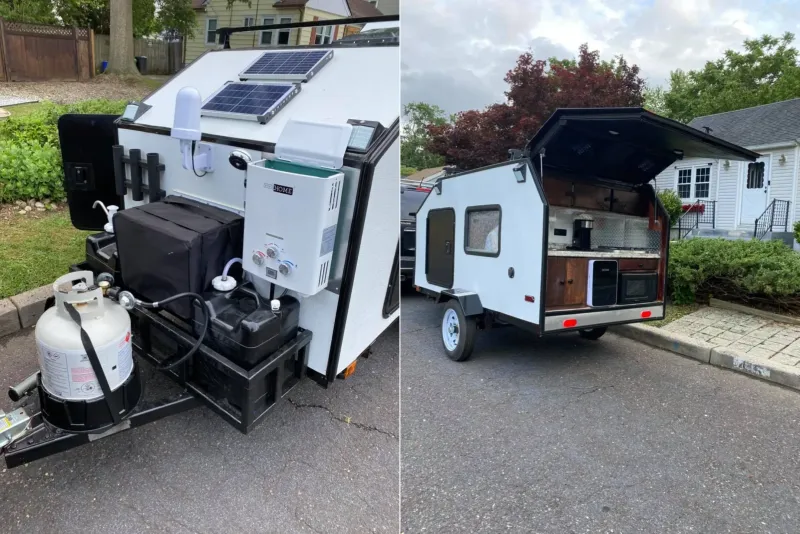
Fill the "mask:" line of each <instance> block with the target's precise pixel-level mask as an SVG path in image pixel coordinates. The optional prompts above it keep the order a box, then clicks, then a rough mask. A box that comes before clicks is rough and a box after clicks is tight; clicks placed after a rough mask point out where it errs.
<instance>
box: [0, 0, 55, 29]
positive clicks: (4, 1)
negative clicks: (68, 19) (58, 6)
mask: <svg viewBox="0 0 800 534" xmlns="http://www.w3.org/2000/svg"><path fill="white" fill-rule="evenodd" d="M0 17H3V18H4V19H6V20H7V21H9V22H29V23H34V24H57V23H58V21H57V20H56V17H55V15H54V14H53V5H52V3H51V2H50V0H0Z"/></svg>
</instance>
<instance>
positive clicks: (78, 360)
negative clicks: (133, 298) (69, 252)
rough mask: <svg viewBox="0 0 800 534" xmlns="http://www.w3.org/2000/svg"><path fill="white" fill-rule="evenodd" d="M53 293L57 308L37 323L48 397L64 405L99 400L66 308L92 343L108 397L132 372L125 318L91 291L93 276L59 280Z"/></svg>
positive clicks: (80, 274)
mask: <svg viewBox="0 0 800 534" xmlns="http://www.w3.org/2000/svg"><path fill="white" fill-rule="evenodd" d="M76 283H77V284H78V285H74V284H76ZM84 284H85V285H84ZM53 293H54V294H55V300H56V304H55V306H53V307H52V308H50V309H49V310H47V311H45V312H44V314H42V316H41V318H39V321H38V322H37V323H36V345H37V347H38V350H39V368H40V370H41V373H42V385H43V386H44V388H45V389H46V390H47V392H48V393H50V394H51V395H53V396H55V397H58V398H59V399H64V400H70V401H72V400H89V399H96V398H98V397H102V396H103V392H102V391H101V390H100V386H99V384H98V382H97V377H96V376H95V374H94V371H93V370H92V364H91V363H90V362H89V357H88V356H87V355H86V350H85V349H84V348H83V343H82V342H81V334H80V328H79V327H78V325H77V323H75V321H73V320H72V318H71V317H70V316H69V313H68V312H67V309H66V307H65V306H64V305H65V303H67V302H69V303H71V304H72V305H73V306H74V307H75V309H76V310H77V311H78V313H79V314H80V315H81V326H83V329H84V330H86V333H87V334H89V338H90V339H91V340H92V344H93V345H94V348H95V351H96V352H97V356H98V357H99V359H100V363H101V365H102V366H103V371H105V375H106V380H108V385H109V386H110V388H111V390H112V391H113V390H115V389H117V388H118V387H119V386H120V385H122V383H123V382H125V380H126V379H127V378H128V376H130V374H131V371H132V370H133V351H132V346H131V319H130V317H129V316H128V312H127V311H125V310H124V309H123V308H122V306H120V305H119V304H117V303H116V302H114V301H112V300H110V299H107V298H103V291H102V289H100V288H99V287H94V275H93V274H92V272H91V271H80V272H76V273H70V274H67V275H65V276H62V277H61V278H59V279H58V280H56V281H55V283H54V284H53Z"/></svg>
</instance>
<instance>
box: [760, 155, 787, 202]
mask: <svg viewBox="0 0 800 534" xmlns="http://www.w3.org/2000/svg"><path fill="white" fill-rule="evenodd" d="M762 154H764V155H766V154H772V158H770V159H771V160H772V164H771V167H772V168H771V169H770V171H771V172H770V183H769V202H772V201H773V200H774V199H778V200H792V190H793V185H794V158H795V155H794V147H786V148H779V149H777V150H771V151H769V152H762ZM781 156H784V157H785V158H786V162H785V163H784V164H783V165H781V162H780V159H781Z"/></svg>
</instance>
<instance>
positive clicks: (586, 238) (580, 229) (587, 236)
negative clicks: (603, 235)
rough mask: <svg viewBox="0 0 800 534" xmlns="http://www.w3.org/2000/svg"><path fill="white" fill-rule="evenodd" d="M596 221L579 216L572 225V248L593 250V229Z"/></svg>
mask: <svg viewBox="0 0 800 534" xmlns="http://www.w3.org/2000/svg"><path fill="white" fill-rule="evenodd" d="M593 227H594V220H593V219H591V218H589V217H585V216H584V217H581V216H578V217H577V218H576V219H575V220H574V221H573V223H572V248H573V249H575V250H590V249H591V248H592V228H593Z"/></svg>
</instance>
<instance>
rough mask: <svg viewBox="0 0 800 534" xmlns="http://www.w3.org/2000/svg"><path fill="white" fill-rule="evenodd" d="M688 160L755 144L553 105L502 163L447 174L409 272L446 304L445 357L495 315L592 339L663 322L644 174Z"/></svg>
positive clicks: (660, 238)
mask: <svg viewBox="0 0 800 534" xmlns="http://www.w3.org/2000/svg"><path fill="white" fill-rule="evenodd" d="M684 157H705V158H725V159H740V160H749V161H753V160H755V159H756V158H757V157H758V154H756V153H754V152H751V151H749V150H746V149H744V148H741V147H738V146H735V145H732V144H731V143H728V142H726V141H723V140H721V139H717V138H715V137H712V136H710V135H708V134H706V133H703V132H700V131H697V130H694V129H692V128H689V127H687V126H684V125H682V124H679V123H677V122H674V121H671V120H669V119H665V118H662V117H659V116H657V115H654V114H652V113H649V112H647V111H645V110H643V109H640V108H605V109H560V110H557V111H556V112H555V113H554V114H553V116H552V117H550V118H549V119H548V120H547V121H546V122H545V124H544V125H543V126H542V127H541V129H540V130H539V131H538V132H537V133H536V134H535V135H534V136H533V138H532V139H531V140H530V141H529V143H528V144H527V146H526V147H525V150H524V151H522V152H520V151H512V159H511V160H510V161H507V162H504V163H499V164H497V165H493V166H490V167H484V168H481V169H475V170H472V171H469V172H464V173H461V174H457V175H454V176H451V177H446V178H444V179H442V180H441V181H440V182H439V183H438V184H437V185H436V186H435V187H434V189H433V191H432V192H431V193H430V194H429V195H428V197H427V198H426V200H425V201H424V202H423V204H422V206H421V207H420V209H419V210H418V211H417V216H416V217H417V232H416V236H417V244H416V250H417V255H416V264H415V269H414V272H415V285H416V286H417V288H418V289H419V290H420V291H422V292H424V293H427V294H429V295H431V296H432V297H434V298H435V299H436V300H437V302H445V303H446V309H445V313H444V317H443V319H442V343H443V346H444V349H445V352H446V354H447V355H448V356H449V357H450V358H452V359H454V360H459V361H460V360H465V359H467V358H468V357H469V356H470V354H471V352H472V344H473V342H474V339H475V332H476V331H477V330H479V329H486V328H491V327H492V326H494V325H498V324H511V325H516V326H520V327H522V328H526V329H529V330H531V331H533V332H535V333H537V334H539V335H544V334H550V333H559V332H566V331H576V332H578V333H579V334H580V335H581V336H582V337H584V338H587V339H592V340H595V339H598V338H599V337H600V336H602V335H603V334H604V333H605V331H606V327H607V326H609V325H612V324H622V323H631V322H639V321H648V320H655V319H660V318H662V317H663V316H664V304H665V295H664V293H665V285H666V274H667V259H668V254H669V232H670V224H669V218H668V216H667V214H666V212H665V210H664V208H663V206H661V204H660V202H659V200H658V197H657V195H656V194H655V190H654V188H653V187H652V186H651V185H650V182H651V181H652V180H653V179H654V178H655V176H656V175H657V174H658V173H660V172H661V171H663V170H664V169H665V168H667V167H668V166H669V165H672V164H673V163H674V162H675V161H677V160H680V159H682V158H684Z"/></svg>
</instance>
